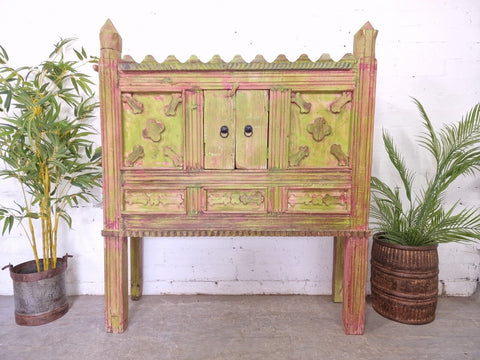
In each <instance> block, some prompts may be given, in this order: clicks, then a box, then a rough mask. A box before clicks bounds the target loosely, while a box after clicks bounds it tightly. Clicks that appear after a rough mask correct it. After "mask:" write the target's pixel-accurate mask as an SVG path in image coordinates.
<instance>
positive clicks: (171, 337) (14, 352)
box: [0, 295, 480, 360]
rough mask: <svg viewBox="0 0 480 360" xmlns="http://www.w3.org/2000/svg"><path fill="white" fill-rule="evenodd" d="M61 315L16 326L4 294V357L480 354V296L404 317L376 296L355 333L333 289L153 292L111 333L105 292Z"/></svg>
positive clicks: (0, 309) (0, 339)
mask: <svg viewBox="0 0 480 360" xmlns="http://www.w3.org/2000/svg"><path fill="white" fill-rule="evenodd" d="M70 301H71V309H70V311H69V312H68V313H67V314H66V315H65V316H64V317H63V318H61V319H58V320H57V321H55V322H53V323H50V324H46V325H43V326H39V327H22V326H18V325H15V322H14V317H13V312H14V307H13V298H12V297H10V296H3V297H1V296H0V319H1V322H0V359H2V360H10V359H12V360H17V359H26V358H30V359H35V360H43V359H45V360H46V359H48V360H56V359H69V360H76V359H81V360H89V359H145V360H148V359H178V360H180V359H195V360H203V359H204V360H217V359H218V360H220V359H222V360H226V359H262V360H266V359H275V360H284V359H295V360H300V359H328V360H330V359H357V360H361V359H369V360H376V359H384V360H397V359H408V360H410V359H415V360H420V359H429V360H442V359H446V360H457V359H468V360H478V359H480V296H478V295H475V296H473V297H470V298H461V297H442V298H440V300H439V304H438V309H437V318H436V320H435V321H434V322H433V323H431V324H428V325H420V326H418V325H417V326H414V325H403V324H399V323H395V322H393V321H390V320H387V319H385V318H383V317H381V316H380V315H378V314H377V313H376V312H374V311H373V309H372V307H371V304H370V303H367V313H366V331H365V334H364V335H363V336H353V335H351V336H346V335H344V334H343V330H342V325H341V321H340V319H341V305H340V304H334V303H332V302H331V301H330V297H329V296H260V295H259V296H210V295H200V296H173V295H168V296H144V297H143V298H142V299H141V300H140V301H137V302H130V317H129V320H130V321H129V328H128V329H127V331H126V332H125V333H123V334H107V333H105V331H104V324H103V297H102V296H78V297H72V298H70Z"/></svg>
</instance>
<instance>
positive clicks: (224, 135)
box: [220, 125, 229, 139]
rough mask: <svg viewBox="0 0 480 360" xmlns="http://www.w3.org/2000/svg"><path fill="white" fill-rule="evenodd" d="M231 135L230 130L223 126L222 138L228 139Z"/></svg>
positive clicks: (221, 129)
mask: <svg viewBox="0 0 480 360" xmlns="http://www.w3.org/2000/svg"><path fill="white" fill-rule="evenodd" d="M228 135H229V130H228V126H226V125H223V126H222V127H221V128H220V137H221V138H224V139H225V138H227V137H228Z"/></svg>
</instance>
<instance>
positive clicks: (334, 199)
mask: <svg viewBox="0 0 480 360" xmlns="http://www.w3.org/2000/svg"><path fill="white" fill-rule="evenodd" d="M283 199H284V201H285V202H286V204H284V208H285V209H286V211H287V212H294V213H295V212H296V213H332V214H348V213H350V190H349V189H311V188H284V189H283Z"/></svg>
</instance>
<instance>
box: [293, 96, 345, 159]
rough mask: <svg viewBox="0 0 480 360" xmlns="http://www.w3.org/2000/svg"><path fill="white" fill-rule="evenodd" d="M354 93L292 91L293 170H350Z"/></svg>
mask: <svg viewBox="0 0 480 360" xmlns="http://www.w3.org/2000/svg"><path fill="white" fill-rule="evenodd" d="M351 102H352V95H351V93H350V92H348V91H347V92H342V93H335V92H329V93H327V92H325V93H309V92H297V91H292V107H291V116H290V146H289V167H290V168H335V167H348V166H349V152H350V132H351V121H350V109H351Z"/></svg>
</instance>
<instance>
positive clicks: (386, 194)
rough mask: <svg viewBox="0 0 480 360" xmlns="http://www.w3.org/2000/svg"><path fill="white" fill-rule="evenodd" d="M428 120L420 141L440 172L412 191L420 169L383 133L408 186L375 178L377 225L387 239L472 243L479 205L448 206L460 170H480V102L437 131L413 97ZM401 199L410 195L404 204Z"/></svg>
mask: <svg viewBox="0 0 480 360" xmlns="http://www.w3.org/2000/svg"><path fill="white" fill-rule="evenodd" d="M413 100H414V102H415V104H416V106H417V107H418V110H419V112H420V115H421V117H422V119H423V122H422V124H423V127H424V132H423V133H422V134H421V136H420V138H419V145H420V146H421V147H422V148H423V149H425V150H427V151H428V152H429V153H430V154H431V155H432V156H433V159H434V163H435V171H434V174H433V175H432V176H431V177H427V179H426V183H425V184H424V186H423V187H422V188H421V190H420V191H419V192H418V193H416V194H413V189H414V180H415V174H414V173H413V172H412V171H411V170H410V169H408V167H407V165H406V162H405V159H404V158H403V157H402V156H401V154H400V153H399V151H398V149H397V147H396V146H395V144H394V141H393V138H392V136H391V135H390V134H389V133H388V132H387V131H384V132H383V142H384V145H385V150H386V151H387V154H388V157H389V158H390V161H391V163H392V165H393V166H394V168H395V169H396V171H397V173H398V175H399V177H400V179H401V183H402V185H403V189H402V190H403V191H402V192H401V191H400V188H399V187H395V188H393V189H392V188H391V187H389V186H388V185H387V184H386V183H385V182H383V181H381V180H380V179H378V178H376V177H372V182H371V189H372V206H371V217H372V219H373V221H372V224H373V227H374V229H375V231H376V232H379V233H382V239H383V240H384V241H387V242H390V243H394V244H399V245H410V246H427V245H434V244H439V243H446V242H467V241H474V240H478V239H479V238H480V213H479V211H478V209H476V208H462V209H460V208H459V207H458V202H457V203H456V204H454V205H453V206H452V207H450V208H449V209H445V208H444V199H445V194H446V191H447V189H448V187H449V185H451V184H452V182H453V181H455V180H456V179H457V178H458V177H459V176H461V175H472V174H474V173H475V172H476V171H478V170H480V145H479V144H480V104H477V105H475V106H474V107H473V108H472V109H471V110H470V111H469V112H468V113H467V114H466V115H465V116H464V118H463V119H462V120H461V121H460V122H459V123H457V124H449V125H445V126H444V127H443V128H442V129H441V130H440V131H435V129H434V128H433V126H432V123H431V121H430V120H429V118H428V116H427V113H426V112H425V109H424V108H423V106H422V104H421V103H420V102H419V101H418V100H416V99H413ZM402 199H406V200H407V201H406V202H407V204H406V206H404V203H403V202H402Z"/></svg>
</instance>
